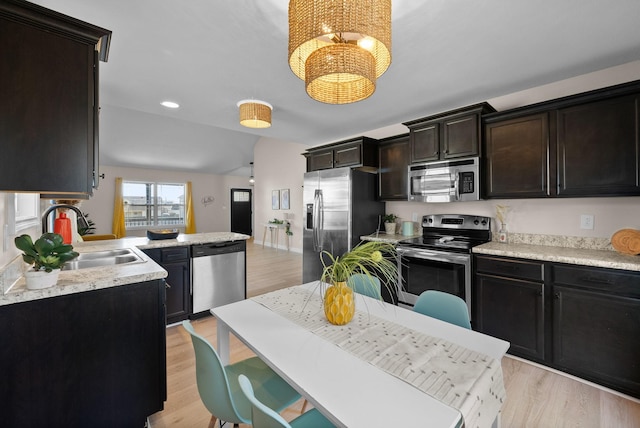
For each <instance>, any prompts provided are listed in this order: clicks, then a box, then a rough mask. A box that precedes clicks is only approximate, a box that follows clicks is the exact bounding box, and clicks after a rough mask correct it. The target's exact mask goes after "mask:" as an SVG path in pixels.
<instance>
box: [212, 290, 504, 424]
mask: <svg viewBox="0 0 640 428" xmlns="http://www.w3.org/2000/svg"><path fill="white" fill-rule="evenodd" d="M299 287H304V288H307V289H309V290H316V291H317V289H318V288H319V287H318V283H317V282H313V283H308V284H303V285H301V286H299ZM356 307H357V308H358V309H359V310H362V311H367V312H368V313H369V314H371V315H373V316H376V317H379V318H382V319H385V320H389V321H391V322H394V323H396V324H400V325H402V326H406V327H408V328H411V329H413V330H416V331H418V332H422V333H424V334H428V335H430V336H433V337H437V338H442V339H445V340H447V341H449V342H452V343H454V344H457V345H460V346H463V347H465V348H468V349H470V350H472V351H477V352H480V353H482V354H485V355H487V356H489V357H491V358H495V359H497V360H498V361H500V360H501V359H502V357H503V356H504V354H505V353H506V351H507V349H508V348H509V343H508V342H505V341H504V340H500V339H497V338H494V337H491V336H487V335H484V334H481V333H478V332H475V331H472V330H468V329H464V328H461V327H458V326H456V325H453V324H449V323H446V322H443V321H440V320H437V319H435V318H431V317H428V316H425V315H422V314H419V313H415V312H413V311H411V310H408V309H405V308H401V307H398V306H394V305H391V304H388V303H384V302H381V301H377V300H374V299H372V298H369V297H366V296H362V295H357V296H356ZM211 313H212V314H213V315H214V316H215V317H216V319H217V350H218V353H219V355H220V358H221V359H222V361H223V363H225V364H227V363H228V362H229V334H230V333H232V334H233V335H234V336H236V337H237V338H238V339H240V341H242V342H243V343H244V344H245V345H246V346H247V347H248V348H250V349H251V350H252V351H253V352H254V353H255V354H256V355H257V356H259V357H260V358H261V359H262V360H263V361H264V362H265V363H266V364H267V365H269V366H270V367H271V368H272V369H273V370H274V371H275V372H276V373H278V374H279V375H280V376H282V377H283V378H284V379H285V380H286V381H287V382H289V383H290V384H291V385H292V386H293V387H294V388H295V389H296V390H297V391H298V392H299V393H300V394H301V395H302V396H303V397H305V398H306V399H307V400H308V401H309V402H310V403H311V404H313V405H314V406H315V407H316V408H317V409H318V410H319V411H320V412H321V413H322V414H324V415H325V416H326V417H327V418H328V419H329V420H331V421H332V422H333V423H334V424H335V425H336V426H338V427H349V428H358V427H363V428H371V427H387V426H398V427H438V428H440V427H442V428H447V427H448V428H454V427H459V426H462V424H463V418H462V415H461V413H460V412H459V411H458V410H457V409H455V408H453V407H450V406H448V405H446V404H443V403H442V402H440V401H439V400H437V399H436V398H433V397H432V396H430V395H428V394H426V393H424V392H423V391H421V390H419V389H417V388H415V387H414V386H412V385H410V384H409V383H407V382H405V381H404V380H401V379H399V378H398V377H396V376H393V375H391V374H389V373H387V372H386V371H384V370H381V369H380V368H378V367H376V366H374V365H372V364H370V363H369V362H367V361H364V360H363V359H361V358H359V357H357V356H355V355H353V354H351V353H349V352H347V351H345V350H344V349H342V348H340V347H338V346H336V345H335V344H333V343H331V342H329V341H328V340H326V339H325V338H323V337H320V336H318V335H316V334H314V333H313V332H311V331H309V330H308V329H306V328H304V327H302V326H300V325H298V324H297V323H294V322H292V321H290V320H288V319H287V318H285V317H283V316H281V315H280V314H278V313H276V312H274V311H272V310H271V309H269V308H267V307H265V306H264V305H262V304H260V303H258V302H256V301H254V300H252V299H247V300H242V301H239V302H235V303H231V304H229V305H225V306H220V307H217V308H213V309H211ZM492 420H494V423H493V425H494V426H497V425H498V424H499V413H498V414H496V415H495V418H494V419H492Z"/></svg>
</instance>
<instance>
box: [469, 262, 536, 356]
mask: <svg viewBox="0 0 640 428" xmlns="http://www.w3.org/2000/svg"><path fill="white" fill-rule="evenodd" d="M475 267H476V275H475V293H474V310H473V328H474V330H478V331H481V332H483V333H485V334H488V335H490V336H495V337H499V338H501V339H504V340H507V341H509V342H510V343H511V347H510V348H509V353H511V354H513V355H517V356H520V357H523V358H528V359H531V360H535V361H543V360H544V357H545V328H544V327H545V322H544V317H545V299H544V291H545V287H544V283H543V281H544V269H543V264H542V263H540V262H529V261H524V260H508V259H504V258H495V257H476V260H475Z"/></svg>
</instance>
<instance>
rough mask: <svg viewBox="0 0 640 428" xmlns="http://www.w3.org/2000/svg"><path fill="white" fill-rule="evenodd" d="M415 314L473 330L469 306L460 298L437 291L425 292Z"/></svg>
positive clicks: (418, 301)
mask: <svg viewBox="0 0 640 428" xmlns="http://www.w3.org/2000/svg"><path fill="white" fill-rule="evenodd" d="M413 310H414V312H419V313H421V314H423V315H428V316H430V317H433V318H437V319H439V320H442V321H445V322H448V323H451V324H455V325H459V326H460V327H464V328H468V329H469V330H471V321H470V320H469V310H468V309H467V304H466V303H465V302H464V300H462V299H461V298H460V297H458V296H454V295H453V294H449V293H444V292H442V291H437V290H427V291H424V292H423V293H422V294H420V296H418V300H417V301H416V303H415V305H413Z"/></svg>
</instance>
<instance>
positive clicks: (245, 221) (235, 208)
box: [231, 189, 253, 236]
mask: <svg viewBox="0 0 640 428" xmlns="http://www.w3.org/2000/svg"><path fill="white" fill-rule="evenodd" d="M252 206H253V203H252V192H251V189H231V231H232V232H236V233H243V234H245V235H249V236H253V228H252V221H251V217H252V213H253V210H252Z"/></svg>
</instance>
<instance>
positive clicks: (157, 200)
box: [122, 181, 185, 229]
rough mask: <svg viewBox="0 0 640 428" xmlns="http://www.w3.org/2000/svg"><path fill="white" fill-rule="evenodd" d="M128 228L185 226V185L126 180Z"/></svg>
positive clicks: (126, 220) (125, 213) (125, 195)
mask: <svg viewBox="0 0 640 428" xmlns="http://www.w3.org/2000/svg"><path fill="white" fill-rule="evenodd" d="M122 185H123V188H122V196H123V200H124V223H125V226H126V228H127V229H135V228H144V227H149V226H173V227H175V226H185V200H184V195H185V185H184V184H175V183H144V182H136V181H123V183H122Z"/></svg>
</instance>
